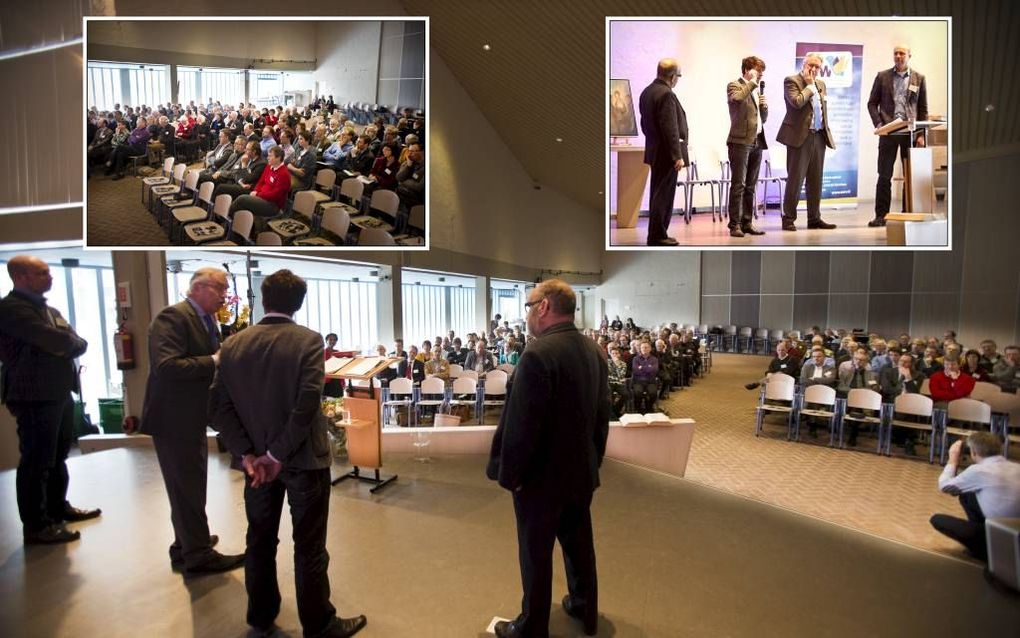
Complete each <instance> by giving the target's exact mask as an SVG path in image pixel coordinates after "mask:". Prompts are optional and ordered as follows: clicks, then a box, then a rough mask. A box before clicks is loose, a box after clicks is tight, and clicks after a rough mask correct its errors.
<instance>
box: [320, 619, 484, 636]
mask: <svg viewBox="0 0 1020 638" xmlns="http://www.w3.org/2000/svg"><path fill="white" fill-rule="evenodd" d="M367 624H368V618H365V615H364V614H362V615H360V616H355V617H353V618H340V617H339V616H338V617H336V618H334V619H333V622H332V623H330V625H329V627H327V628H326V631H324V632H322V633H321V634H319V635H318V636H319V638H347V637H348V636H353V635H354V634H356V633H358V632H359V631H361V630H362V629H364V628H365V625H367ZM497 635H498V634H497Z"/></svg>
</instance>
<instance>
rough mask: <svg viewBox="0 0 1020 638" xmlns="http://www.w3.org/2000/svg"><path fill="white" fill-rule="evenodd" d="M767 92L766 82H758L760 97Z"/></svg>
mask: <svg viewBox="0 0 1020 638" xmlns="http://www.w3.org/2000/svg"><path fill="white" fill-rule="evenodd" d="M764 92H765V80H758V95H761V94H762V93H764Z"/></svg>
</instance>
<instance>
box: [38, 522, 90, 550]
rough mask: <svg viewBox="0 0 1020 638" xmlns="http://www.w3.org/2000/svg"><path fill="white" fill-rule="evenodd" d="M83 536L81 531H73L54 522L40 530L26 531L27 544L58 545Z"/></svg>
mask: <svg viewBox="0 0 1020 638" xmlns="http://www.w3.org/2000/svg"><path fill="white" fill-rule="evenodd" d="M79 538H81V532H72V531H71V530H69V529H67V528H66V527H64V526H63V525H58V524H53V525H49V526H48V527H44V528H42V529H41V530H39V531H38V532H25V544H26V545H58V544H60V543H70V542H71V541H76V540H78V539H79Z"/></svg>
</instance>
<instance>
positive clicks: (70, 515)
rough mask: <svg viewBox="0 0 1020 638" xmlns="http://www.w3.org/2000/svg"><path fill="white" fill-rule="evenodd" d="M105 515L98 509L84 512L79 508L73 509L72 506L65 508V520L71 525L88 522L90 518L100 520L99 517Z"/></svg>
mask: <svg viewBox="0 0 1020 638" xmlns="http://www.w3.org/2000/svg"><path fill="white" fill-rule="evenodd" d="M102 513H103V510H101V509H99V508H98V507H97V508H96V509H94V510H83V509H78V508H77V507H71V506H70V505H65V506H64V513H63V517H64V520H65V521H67V522H69V523H77V522H78V521H87V520H89V519H90V518H99V515H100V514H102Z"/></svg>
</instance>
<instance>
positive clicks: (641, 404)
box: [630, 341, 659, 413]
mask: <svg viewBox="0 0 1020 638" xmlns="http://www.w3.org/2000/svg"><path fill="white" fill-rule="evenodd" d="M639 349H640V354H638V355H637V356H635V357H634V358H633V359H631V363H630V367H631V387H632V388H633V391H634V407H635V409H636V410H637V411H638V412H639V413H641V412H648V411H649V410H651V409H652V407H653V406H654V405H655V399H656V397H657V396H658V393H659V383H658V377H659V360H658V359H656V358H655V357H653V356H652V344H651V343H649V342H647V341H642V342H641V345H640V346H639Z"/></svg>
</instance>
